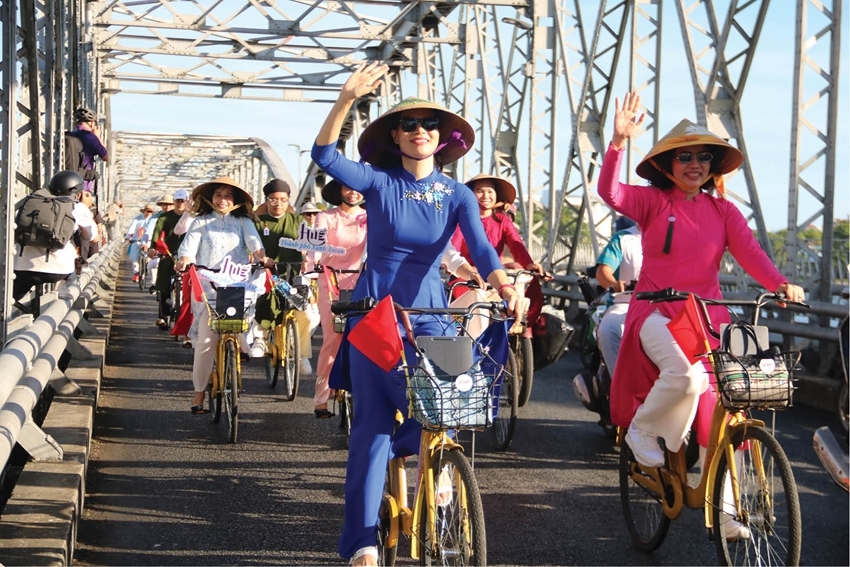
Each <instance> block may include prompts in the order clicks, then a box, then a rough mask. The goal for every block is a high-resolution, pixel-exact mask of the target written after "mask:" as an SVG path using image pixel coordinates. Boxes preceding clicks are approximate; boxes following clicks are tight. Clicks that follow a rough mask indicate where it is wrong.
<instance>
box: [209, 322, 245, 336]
mask: <svg viewBox="0 0 850 567" xmlns="http://www.w3.org/2000/svg"><path fill="white" fill-rule="evenodd" d="M210 329H212V330H213V332H215V333H219V334H224V333H236V334H239V333H244V332H245V331H247V330H248V321H247V320H246V319H212V320H210Z"/></svg>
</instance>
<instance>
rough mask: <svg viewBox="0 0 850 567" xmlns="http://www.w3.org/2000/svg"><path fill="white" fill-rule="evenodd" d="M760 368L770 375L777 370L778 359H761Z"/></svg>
mask: <svg viewBox="0 0 850 567" xmlns="http://www.w3.org/2000/svg"><path fill="white" fill-rule="evenodd" d="M759 368H761V371H762V372H764V373H765V374H767V375H768V376H770V375H771V374H773V373H774V372H775V371H776V361H775V360H773V359H772V358H762V359H761V360H759Z"/></svg>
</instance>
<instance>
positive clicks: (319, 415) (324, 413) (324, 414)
mask: <svg viewBox="0 0 850 567" xmlns="http://www.w3.org/2000/svg"><path fill="white" fill-rule="evenodd" d="M313 413H315V414H316V419H328V418H330V417H333V416H334V414H333V412H331V411H328V410H326V409H314V410H313Z"/></svg>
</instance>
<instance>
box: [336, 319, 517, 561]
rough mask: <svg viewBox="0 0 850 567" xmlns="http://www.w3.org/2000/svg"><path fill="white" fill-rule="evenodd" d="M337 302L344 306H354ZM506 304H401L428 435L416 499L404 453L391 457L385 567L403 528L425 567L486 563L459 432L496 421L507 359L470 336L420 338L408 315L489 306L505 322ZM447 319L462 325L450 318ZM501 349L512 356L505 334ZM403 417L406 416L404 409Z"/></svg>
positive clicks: (413, 387) (411, 394)
mask: <svg viewBox="0 0 850 567" xmlns="http://www.w3.org/2000/svg"><path fill="white" fill-rule="evenodd" d="M356 303H357V304H360V305H362V302H356ZM334 307H335V311H337V312H345V311H346V308H347V307H348V306H347V305H343V304H337V305H335V306H334ZM500 308H501V304H500V303H491V302H481V303H474V304H472V305H470V306H469V307H468V308H456V309H452V308H445V309H440V308H426V309H419V308H401V307H398V306H396V310H397V311H398V313H399V314H400V315H401V320H402V323H403V325H404V327H405V329H406V331H407V339H408V341H409V342H410V343H411V344H413V345H414V346H415V348H416V352H417V361H416V362H415V363H413V364H408V363H407V362H406V361H404V359H403V363H402V368H403V369H404V371H405V374H406V376H407V390H408V399H409V400H410V406H409V410H408V413H409V417H412V418H415V419H416V420H417V421H419V422H420V423H421V424H422V434H421V439H420V444H419V457H418V459H419V460H418V464H419V468H418V471H419V472H418V478H417V479H416V482H415V486H416V492H415V496H414V497H413V501H412V503H411V502H409V501H408V493H407V475H406V470H405V459H404V458H395V459H391V460H390V462H389V465H388V474H387V480H386V490H385V494H384V497H383V501H382V503H381V509H380V514H379V524H378V554H379V560H380V561H381V562H382V564H383V565H394V564H395V560H396V557H397V554H398V543H399V536H400V535H401V534H404V535H406V536H407V537H409V538H410V540H411V556H412V558H414V559H418V560H419V563H420V565H486V564H487V537H486V532H485V526H484V507H483V505H482V503H481V493H480V491H479V488H478V482H477V480H476V479H475V473H474V471H473V468H472V464H471V463H470V461H469V460H468V459H467V457H466V455H465V454H464V450H463V447H462V446H461V445H460V444H459V443H458V442H457V441H456V440H455V439H454V433H453V432H454V431H457V430H476V431H477V430H482V429H484V428H485V427H488V426H489V425H491V424H492V422H493V419H494V418H495V415H496V413H497V411H498V407H499V388H500V387H501V385H502V383H503V380H504V379H505V377H506V368H505V362H506V361H505V360H501V361H500V360H496V359H494V358H493V356H494V355H495V356H499V354H497V353H495V352H494V350H498V349H496V347H493V349H492V350H491V349H488V347H487V346H485V345H483V344H481V343H480V342H479V341H478V339H473V338H472V337H470V336H469V335H468V334H466V335H458V336H442V337H414V335H413V330H412V326H411V324H410V319H409V315H410V314H413V315H420V316H421V315H436V316H449V317H451V316H459V317H461V318H464V320H468V318H469V317H471V316H472V314H473V312H474V313H475V314H476V316H481V313H482V311H481V310H482V309H483V310H485V311H486V312H488V313H489V315H490V317H491V320H494V321H501V320H503V318H502V317H501V313H500ZM349 310H353V309H349ZM357 310H359V311H363V310H364V309H363V307H360V308H359V309H357ZM448 325H449V326H452V325H455V323H454V322H453V321H451V320H450V319H449V322H448ZM502 350H503V351H504V355H505V358H507V354H508V352H509V351H508V344H507V337H506V335H505V341H504V345H503V349H502ZM476 358H477V361H475V362H473V360H474V359H476ZM396 420H397V422H398V423H401V422H402V421H403V417H402V416H401V415H400V412H399V413H397V415H396ZM411 504H412V507H411Z"/></svg>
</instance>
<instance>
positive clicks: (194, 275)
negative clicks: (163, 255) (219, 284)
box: [189, 266, 204, 301]
mask: <svg viewBox="0 0 850 567" xmlns="http://www.w3.org/2000/svg"><path fill="white" fill-rule="evenodd" d="M189 289H191V290H192V297H193V298H195V301H201V300H202V299H203V298H204V296H203V293H204V288H202V287H201V278H199V277H198V272H197V271H196V270H195V266H189Z"/></svg>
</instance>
